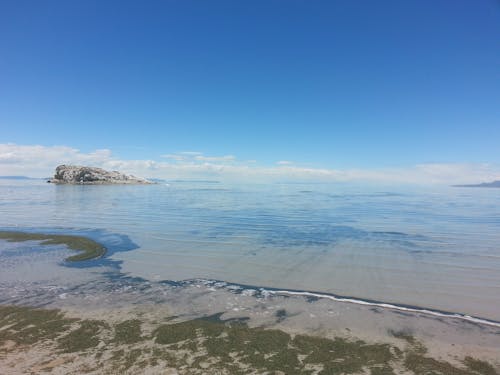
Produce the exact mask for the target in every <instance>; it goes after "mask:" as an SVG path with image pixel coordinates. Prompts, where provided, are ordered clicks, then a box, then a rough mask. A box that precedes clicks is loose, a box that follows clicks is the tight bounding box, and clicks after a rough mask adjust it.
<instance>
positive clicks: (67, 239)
mask: <svg viewBox="0 0 500 375" xmlns="http://www.w3.org/2000/svg"><path fill="white" fill-rule="evenodd" d="M0 239H2V240H6V241H9V242H23V241H40V244H41V245H66V246H67V247H68V248H70V249H71V250H75V251H78V254H76V255H72V256H70V257H68V258H66V260H67V261H70V262H78V261H83V260H90V259H95V258H100V257H102V256H103V255H104V254H105V253H106V248H105V247H104V246H102V245H101V244H99V243H97V242H95V241H93V240H91V239H89V238H86V237H82V236H72V235H62V234H42V233H27V232H15V231H0Z"/></svg>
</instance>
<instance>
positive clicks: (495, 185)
mask: <svg viewBox="0 0 500 375" xmlns="http://www.w3.org/2000/svg"><path fill="white" fill-rule="evenodd" d="M453 186H454V187H479V188H500V180H498V181H493V182H483V183H482V184H473V185H453Z"/></svg>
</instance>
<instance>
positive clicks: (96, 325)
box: [59, 320, 107, 353]
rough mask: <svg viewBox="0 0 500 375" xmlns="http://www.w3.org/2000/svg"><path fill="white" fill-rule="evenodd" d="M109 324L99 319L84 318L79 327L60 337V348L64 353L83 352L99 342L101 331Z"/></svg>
mask: <svg viewBox="0 0 500 375" xmlns="http://www.w3.org/2000/svg"><path fill="white" fill-rule="evenodd" d="M106 326H107V324H106V323H104V322H102V321H99V320H82V321H80V322H79V327H78V328H77V329H75V330H72V331H71V332H69V333H68V334H67V335H65V336H64V337H62V338H60V339H59V349H61V350H62V351H63V352H64V353H75V352H81V351H84V350H87V349H91V348H95V347H96V346H97V345H98V344H99V341H100V340H99V332H100V331H101V330H102V329H103V328H105V327H106Z"/></svg>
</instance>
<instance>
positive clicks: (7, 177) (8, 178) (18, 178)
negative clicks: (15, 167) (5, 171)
mask: <svg viewBox="0 0 500 375" xmlns="http://www.w3.org/2000/svg"><path fill="white" fill-rule="evenodd" d="M0 180H38V179H37V178H32V177H27V176H0Z"/></svg>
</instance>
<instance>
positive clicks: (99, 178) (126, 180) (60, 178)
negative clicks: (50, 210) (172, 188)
mask: <svg viewBox="0 0 500 375" xmlns="http://www.w3.org/2000/svg"><path fill="white" fill-rule="evenodd" d="M47 182H51V183H55V184H73V185H104V184H153V182H150V181H148V180H146V179H144V178H140V177H135V176H132V175H126V174H123V173H120V172H118V171H106V170H104V169H102V168H95V167H84V166H78V165H65V164H63V165H59V166H58V167H57V168H56V173H55V174H54V178H52V179H50V180H48V181H47Z"/></svg>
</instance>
